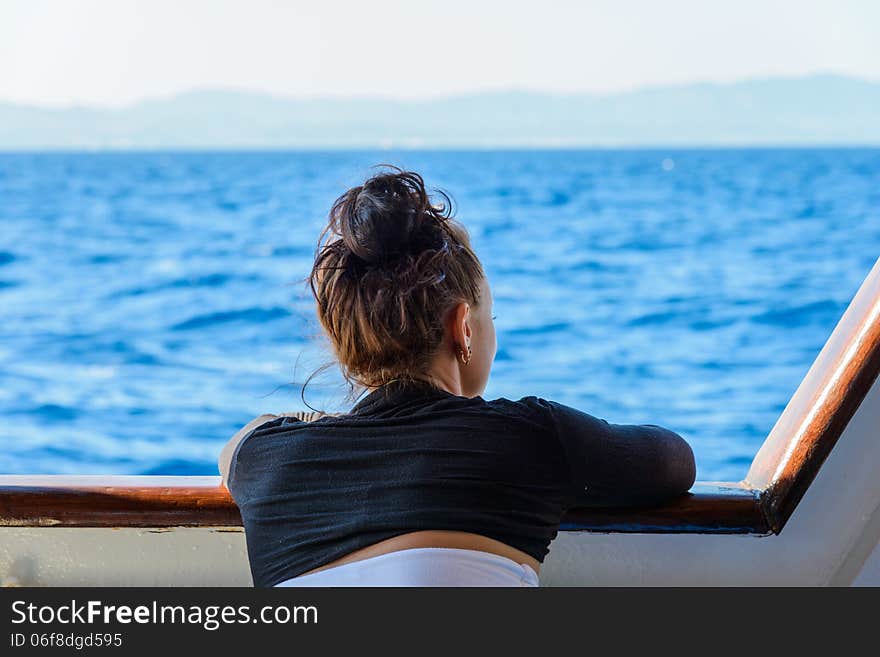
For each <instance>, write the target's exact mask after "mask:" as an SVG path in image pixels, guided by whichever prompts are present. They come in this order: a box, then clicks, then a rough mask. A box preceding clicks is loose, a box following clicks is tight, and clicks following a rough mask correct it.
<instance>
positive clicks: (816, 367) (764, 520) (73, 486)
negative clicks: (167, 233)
mask: <svg viewBox="0 0 880 657" xmlns="http://www.w3.org/2000/svg"><path fill="white" fill-rule="evenodd" d="M878 373H880V260H878V261H877V263H875V265H874V267H873V268H872V270H871V272H870V274H869V275H868V277H867V278H866V279H865V281H864V282H863V283H862V285H861V287H860V288H859V291H858V293H857V294H856V296H855V297H854V298H853V300H852V302H851V303H850V305H849V307H848V308H847V310H846V312H845V313H844V315H843V317H842V318H841V319H840V321H839V322H838V324H837V326H836V327H835V329H834V331H833V333H832V334H831V337H830V338H829V339H828V341H827V343H826V344H825V346H824V347H823V349H822V351H821V352H820V354H819V356H818V357H817V359H816V361H815V362H814V363H813V366H812V367H811V368H810V370H809V372H808V373H807V375H806V376H805V377H804V380H803V382H802V383H801V385H800V386H799V387H798V390H797V392H796V393H795V394H794V396H793V397H792V399H791V401H790V402H789V404H788V405H787V406H786V408H785V410H784V411H783V413H782V415H781V416H780V418H779V420H778V421H777V423H776V425H775V426H774V427H773V430H772V431H771V432H770V435H769V436H768V438H767V440H766V441H765V443H764V445H763V446H762V447H761V449H760V450H759V451H758V454H757V455H756V456H755V459H754V461H753V462H752V465H751V468H750V469H749V472H748V475H747V476H746V478H745V479H744V480H743V481H742V482H698V483H697V484H696V485H695V486H694V488H693V489H692V490H691V492H690V493H688V494H685V495H682V496H681V497H679V498H677V499H675V500H672V501H670V502H669V503H667V504H665V505H663V506H660V507H652V508H576V509H571V510H569V511H568V513H567V514H566V515H565V516H564V518H563V519H562V524H561V526H560V529H562V530H589V531H602V532H641V533H657V532H674V533H692V532H698V533H748V534H768V533H779V532H781V531H782V528H783V527H784V526H785V523H786V521H787V520H788V518H789V517H790V516H791V514H792V512H793V511H794V509H795V507H796V506H797V504H798V502H799V501H800V499H801V498H802V497H803V495H804V493H805V492H806V490H807V488H808V487H809V485H810V484H811V482H812V481H813V479H814V478H815V476H816V474H817V473H818V471H819V469H820V467H821V465H822V463H823V462H824V461H825V459H826V458H827V457H828V454H829V453H830V452H831V450H832V448H833V447H834V445H835V444H836V442H837V440H838V439H839V438H840V436H841V434H842V433H843V431H844V429H845V428H846V426H847V424H848V423H849V421H850V420H851V419H852V416H853V414H854V413H855V412H856V410H857V409H858V407H859V405H860V404H861V403H862V400H863V399H864V398H865V395H866V394H867V393H868V390H870V388H871V386H872V385H873V384H874V381H875V380H876V379H877V375H878ZM0 525H5V526H58V527H238V526H241V517H240V515H239V512H238V508H237V507H236V506H235V503H234V501H233V500H232V498H231V497H230V495H229V492H228V491H227V490H226V489H225V488H223V487H221V486H220V480H219V477H161V476H141V477H126V476H103V475H81V476H67V475H0Z"/></svg>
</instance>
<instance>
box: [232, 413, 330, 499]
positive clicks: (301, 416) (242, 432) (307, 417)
mask: <svg viewBox="0 0 880 657" xmlns="http://www.w3.org/2000/svg"><path fill="white" fill-rule="evenodd" d="M324 415H334V414H332V413H322V412H320V411H314V412H312V411H293V412H292V413H281V414H279V415H273V414H272V413H266V414H264V415H261V416H259V417H256V418H254V419H253V420H251V421H250V422H248V423H247V424H246V425H244V426H243V427H242V428H241V429H239V431H238V433H236V434H235V435H234V436H233V437H232V438H230V439H229V441H228V442H227V443H226V444H225V445H224V446H223V449H222V450H220V457H219V458H218V459H217V466H218V468H219V470H220V483H221V484H222V485H223V486H226V485H227V481H228V480H229V470H230V468H231V466H232V456H233V455H234V454H235V450H236V448H237V447H238V445H239V443H241V441H242V440H244V439H245V437H247V435H248V434H249V433H251V432H252V431H253V430H254V429H256V428H257V427H259V426H260V425H262V424H265V423H266V422H271V421H272V420H276V419H278V418H279V417H293V418H296V419H297V420H301V421H303V422H311V421H313V420H317V419H318V418H320V417H322V416H324ZM337 415H338V414H337ZM227 487H228V486H227Z"/></svg>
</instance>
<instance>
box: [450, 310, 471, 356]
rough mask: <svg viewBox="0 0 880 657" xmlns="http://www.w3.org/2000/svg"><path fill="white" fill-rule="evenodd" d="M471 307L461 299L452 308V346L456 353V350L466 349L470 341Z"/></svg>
mask: <svg viewBox="0 0 880 657" xmlns="http://www.w3.org/2000/svg"><path fill="white" fill-rule="evenodd" d="M470 313H471V307H470V305H469V304H468V303H466V302H464V301H462V302H461V303H458V304H456V306H455V308H453V309H452V320H451V321H452V326H451V329H452V348H453V349H454V350H455V353H456V355H457V354H458V350H459V349H462V350H464V351H467V348H468V345H469V344H470V341H471V325H470Z"/></svg>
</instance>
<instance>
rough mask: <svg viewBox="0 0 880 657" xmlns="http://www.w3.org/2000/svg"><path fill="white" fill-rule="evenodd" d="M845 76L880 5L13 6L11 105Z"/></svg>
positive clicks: (363, 2) (1, 24)
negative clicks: (223, 92)
mask: <svg viewBox="0 0 880 657" xmlns="http://www.w3.org/2000/svg"><path fill="white" fill-rule="evenodd" d="M809 73H842V74H848V75H853V76H857V77H862V78H867V79H872V80H880V1H877V0H861V1H859V0H828V1H822V2H813V1H811V0H800V1H797V0H736V1H733V0H727V1H723V0H717V1H712V0H703V1H698V0H662V1H661V0H657V1H647V0H646V1H637V0H609V1H605V0H594V1H590V0H582V1H577V0H574V1H570V2H569V1H562V0H540V1H537V2H536V1H535V0H531V1H530V2H518V1H517V0H506V1H504V0H486V1H481V0H441V1H439V2H426V1H421V0H360V1H351V2H346V1H343V0H311V1H309V2H300V1H297V0H289V1H286V2H285V1H280V0H276V1H271V0H210V1H204V0H170V1H169V0H150V1H148V2H139V1H136V0H104V1H101V0H69V1H62V0H0V101H17V102H27V103H37V104H42V105H70V104H86V105H103V106H119V105H125V104H129V103H132V102H135V101H137V100H140V99H143V98H154V97H163V96H168V95H172V94H175V93H179V92H182V91H187V90H191V89H205V88H224V89H242V90H256V91H265V92H270V93H274V94H278V95H284V96H295V97H314V96H327V95H331V96H364V95H371V96H385V97H395V98H425V97H432V96H445V95H451V94H456V93H464V92H473V91H486V90H497V89H529V90H545V91H555V92H578V91H591V92H610V91H621V90H626V89H632V88H637V87H642V86H647V85H652V86H653V85H662V84H669V83H682V82H693V81H718V82H727V81H734V80H741V79H745V78H752V77H766V76H776V75H784V76H792V75H804V74H809Z"/></svg>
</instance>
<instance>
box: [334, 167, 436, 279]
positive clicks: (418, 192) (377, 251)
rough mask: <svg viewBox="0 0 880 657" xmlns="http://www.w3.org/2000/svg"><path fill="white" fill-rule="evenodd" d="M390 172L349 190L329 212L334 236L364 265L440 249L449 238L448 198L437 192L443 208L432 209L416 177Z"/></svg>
mask: <svg viewBox="0 0 880 657" xmlns="http://www.w3.org/2000/svg"><path fill="white" fill-rule="evenodd" d="M392 168H393V169H395V171H393V172H390V173H382V174H378V175H375V176H373V177H372V178H370V179H369V180H367V181H366V182H365V183H364V184H363V185H361V186H360V187H355V188H353V189H350V190H349V191H348V192H346V193H345V194H343V195H342V196H341V197H339V199H337V201H336V203H335V204H334V206H333V210H332V211H331V225H333V224H335V225H333V228H334V231H335V232H337V233H338V235H339V236H340V238H341V239H342V241H343V243H344V244H345V246H346V247H347V248H348V249H349V250H350V251H351V253H352V254H354V255H355V256H357V257H358V258H360V259H361V260H363V261H364V262H365V263H367V264H373V265H376V264H383V263H389V262H391V261H394V260H398V259H400V258H401V257H404V256H406V255H414V256H416V255H418V254H420V253H422V252H423V251H425V250H426V249H441V248H443V247H444V240H445V239H446V238H447V236H448V231H446V230H445V222H446V220H447V219H449V216H450V206H451V203H450V201H449V197H448V196H447V195H446V194H444V193H442V192H441V195H442V196H443V198H444V200H445V203H443V204H442V205H440V206H434V205H432V204H431V200H430V198H429V196H428V193H427V191H426V190H425V183H424V181H423V179H422V177H421V176H420V175H419V174H417V173H415V172H410V171H402V170H400V169H398V168H397V167H392Z"/></svg>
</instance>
